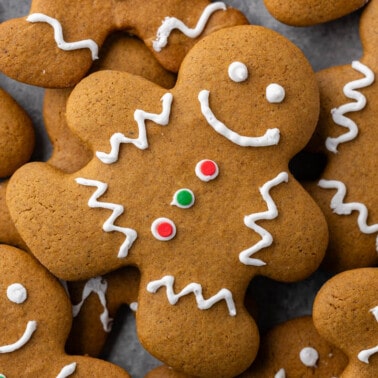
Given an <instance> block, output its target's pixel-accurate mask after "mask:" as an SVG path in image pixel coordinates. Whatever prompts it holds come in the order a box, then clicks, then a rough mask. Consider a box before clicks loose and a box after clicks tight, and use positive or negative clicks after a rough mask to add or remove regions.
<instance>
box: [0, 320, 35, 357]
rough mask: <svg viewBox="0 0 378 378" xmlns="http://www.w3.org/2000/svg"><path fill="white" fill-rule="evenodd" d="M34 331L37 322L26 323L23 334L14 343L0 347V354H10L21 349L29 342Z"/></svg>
mask: <svg viewBox="0 0 378 378" xmlns="http://www.w3.org/2000/svg"><path fill="white" fill-rule="evenodd" d="M36 329H37V322H36V321H35V320H30V321H28V324H27V325H26V329H25V332H24V334H23V335H22V336H21V337H20V338H19V339H18V340H17V341H16V342H15V343H13V344H9V345H3V346H0V353H11V352H14V351H16V350H18V349H20V348H22V347H23V346H24V345H25V344H27V343H28V342H29V340H30V339H31V337H32V336H33V333H34V332H35V330H36Z"/></svg>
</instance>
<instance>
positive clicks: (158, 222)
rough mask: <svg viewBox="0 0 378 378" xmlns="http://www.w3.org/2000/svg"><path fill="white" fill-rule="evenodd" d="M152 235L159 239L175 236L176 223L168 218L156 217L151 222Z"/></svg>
mask: <svg viewBox="0 0 378 378" xmlns="http://www.w3.org/2000/svg"><path fill="white" fill-rule="evenodd" d="M151 232H152V235H153V236H154V237H155V238H156V239H157V240H161V241H168V240H171V239H173V238H174V237H175V236H176V225H175V224H174V223H173V222H172V221H171V220H170V219H168V218H157V219H155V220H154V221H153V222H152V224H151Z"/></svg>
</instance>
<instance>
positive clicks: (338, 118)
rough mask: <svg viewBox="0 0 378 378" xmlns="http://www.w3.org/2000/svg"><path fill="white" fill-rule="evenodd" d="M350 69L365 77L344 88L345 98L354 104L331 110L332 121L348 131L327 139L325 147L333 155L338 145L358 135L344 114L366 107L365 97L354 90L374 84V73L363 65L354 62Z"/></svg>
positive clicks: (356, 128) (355, 128)
mask: <svg viewBox="0 0 378 378" xmlns="http://www.w3.org/2000/svg"><path fill="white" fill-rule="evenodd" d="M352 68H354V69H355V70H356V71H358V72H361V73H362V74H363V75H365V77H364V78H362V79H359V80H355V81H352V82H350V83H348V84H346V85H345V86H344V89H343V91H344V94H345V96H346V97H348V98H350V99H352V100H355V102H349V103H347V104H344V105H342V106H339V107H338V108H334V109H332V110H331V114H332V119H333V121H334V122H335V123H336V124H337V125H339V126H342V127H346V128H347V129H348V130H349V131H347V132H346V133H344V134H342V135H340V136H339V137H336V138H331V137H328V138H327V139H326V142H325V145H326V147H327V149H328V150H329V151H331V152H333V153H337V152H338V151H337V147H338V145H339V144H340V143H345V142H349V141H351V140H353V139H354V138H355V137H356V136H357V134H358V126H357V125H356V123H355V122H354V121H353V120H351V119H350V118H348V117H346V116H345V113H350V112H358V111H360V110H362V109H363V108H364V107H365V105H366V97H365V96H364V95H363V94H362V93H360V92H358V91H356V89H360V88H365V87H367V86H369V85H371V84H372V83H373V82H374V72H373V71H372V70H371V69H370V68H369V67H367V66H365V65H364V64H362V63H360V62H358V61H354V62H352Z"/></svg>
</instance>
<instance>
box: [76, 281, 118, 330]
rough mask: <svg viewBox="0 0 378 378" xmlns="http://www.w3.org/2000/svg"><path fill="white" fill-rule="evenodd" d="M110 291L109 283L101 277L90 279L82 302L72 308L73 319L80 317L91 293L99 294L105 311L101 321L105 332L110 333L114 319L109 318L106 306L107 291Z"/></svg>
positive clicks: (84, 290) (85, 287)
mask: <svg viewBox="0 0 378 378" xmlns="http://www.w3.org/2000/svg"><path fill="white" fill-rule="evenodd" d="M107 289H108V282H107V281H106V280H105V279H104V278H102V277H101V276H98V277H94V278H91V279H89V280H88V281H87V282H86V283H85V286H84V289H83V293H82V297H81V301H80V302H79V303H78V304H76V305H73V306H72V314H73V317H76V316H77V315H79V312H80V310H81V307H82V306H83V304H84V301H85V300H86V299H87V298H88V297H89V295H90V294H91V293H95V294H97V296H98V298H99V300H100V303H101V305H102V307H103V309H104V311H103V312H102V313H101V314H100V320H101V323H102V326H103V328H104V331H105V332H110V331H111V330H112V322H113V319H112V318H110V317H109V311H108V308H107V304H106V291H107Z"/></svg>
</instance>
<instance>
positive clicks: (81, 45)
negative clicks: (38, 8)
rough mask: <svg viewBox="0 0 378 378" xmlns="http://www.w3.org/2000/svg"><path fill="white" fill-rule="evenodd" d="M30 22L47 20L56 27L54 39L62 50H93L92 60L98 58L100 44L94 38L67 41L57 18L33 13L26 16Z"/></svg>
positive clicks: (46, 21)
mask: <svg viewBox="0 0 378 378" xmlns="http://www.w3.org/2000/svg"><path fill="white" fill-rule="evenodd" d="M26 21H28V22H32V23H34V22H45V23H47V24H49V25H50V26H52V27H53V29H54V39H55V42H56V44H57V46H58V47H59V48H60V49H61V50H65V51H71V50H80V49H89V50H91V54H92V60H96V59H98V45H97V43H96V42H95V41H93V39H83V40H81V41H76V42H66V41H65V40H64V38H63V30H62V25H61V24H60V22H59V21H58V20H57V19H56V18H52V17H49V16H46V15H45V14H43V13H32V14H31V15H29V16H28V17H27V18H26Z"/></svg>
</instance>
